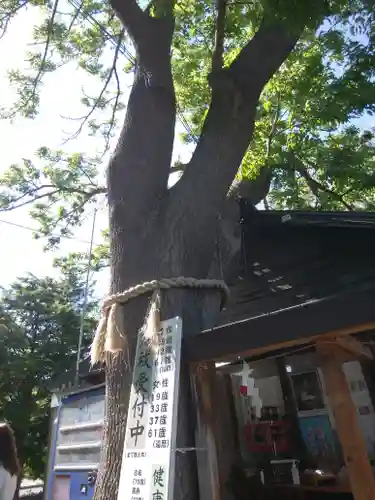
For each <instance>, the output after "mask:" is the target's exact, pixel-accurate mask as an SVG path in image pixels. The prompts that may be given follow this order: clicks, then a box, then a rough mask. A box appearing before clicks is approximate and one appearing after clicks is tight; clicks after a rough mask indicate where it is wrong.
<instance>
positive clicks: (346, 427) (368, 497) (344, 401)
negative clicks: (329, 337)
mask: <svg viewBox="0 0 375 500" xmlns="http://www.w3.org/2000/svg"><path fill="white" fill-rule="evenodd" d="M316 350H317V353H318V356H319V360H320V368H321V370H322V373H323V376H324V382H325V385H326V389H327V394H328V397H329V399H330V403H331V406H332V411H333V414H334V417H335V422H336V429H337V432H338V436H339V439H340V442H341V446H342V451H343V454H344V458H345V463H346V465H347V468H348V473H349V479H350V485H351V489H352V492H353V496H354V499H355V500H374V498H375V480H374V475H373V472H372V469H371V466H370V462H369V458H368V455H367V450H366V445H365V441H364V438H363V435H362V432H361V429H360V427H359V425H358V421H357V411H356V408H355V405H354V403H353V401H352V398H351V394H350V389H349V386H348V383H347V380H346V378H345V374H344V372H343V369H342V362H341V359H340V350H341V347H340V346H337V345H334V343H333V342H332V343H317V345H316Z"/></svg>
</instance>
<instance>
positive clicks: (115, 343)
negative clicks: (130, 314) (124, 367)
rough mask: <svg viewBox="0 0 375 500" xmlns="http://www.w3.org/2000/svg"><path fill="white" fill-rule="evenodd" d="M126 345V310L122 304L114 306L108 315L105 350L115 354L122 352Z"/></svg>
mask: <svg viewBox="0 0 375 500" xmlns="http://www.w3.org/2000/svg"><path fill="white" fill-rule="evenodd" d="M126 345H127V341H126V333H125V322H124V310H123V308H122V307H121V304H113V305H112V307H111V309H110V311H109V315H108V321H107V337H106V339H105V344H104V350H105V351H107V352H113V353H114V352H120V351H122V350H123V349H124V347H125V346H126Z"/></svg>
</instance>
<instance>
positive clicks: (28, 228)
mask: <svg viewBox="0 0 375 500" xmlns="http://www.w3.org/2000/svg"><path fill="white" fill-rule="evenodd" d="M0 224H8V225H9V226H14V227H18V228H19V229H25V230H27V231H32V232H33V233H36V234H40V235H41V236H45V237H46V235H45V234H44V233H43V231H40V230H39V229H35V228H33V227H29V226H25V225H23V224H18V223H16V222H11V221H9V220H4V219H0ZM49 236H52V237H55V238H64V239H66V240H75V241H79V242H81V243H85V244H87V245H89V244H90V241H88V240H83V239H81V238H76V237H75V236H69V235H62V234H51V235H49Z"/></svg>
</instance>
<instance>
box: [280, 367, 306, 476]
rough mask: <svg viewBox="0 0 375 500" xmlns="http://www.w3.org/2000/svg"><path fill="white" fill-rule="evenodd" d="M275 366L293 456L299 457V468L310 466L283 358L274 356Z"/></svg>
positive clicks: (295, 402)
mask: <svg viewBox="0 0 375 500" xmlns="http://www.w3.org/2000/svg"><path fill="white" fill-rule="evenodd" d="M276 366H277V371H278V375H279V379H280V385H281V391H282V393H283V399H284V407H285V414H286V415H287V417H288V421H289V424H290V436H291V441H292V443H293V453H294V454H295V455H296V457H295V458H297V456H298V458H300V461H301V469H305V468H308V467H310V461H311V460H310V457H309V453H308V450H307V446H306V443H305V441H304V439H303V437H302V433H301V428H300V425H299V417H298V406H297V401H296V398H295V395H294V391H293V388H292V384H291V380H290V377H289V375H288V373H287V371H286V366H285V359H284V358H276Z"/></svg>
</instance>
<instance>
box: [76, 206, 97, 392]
mask: <svg viewBox="0 0 375 500" xmlns="http://www.w3.org/2000/svg"><path fill="white" fill-rule="evenodd" d="M96 212H97V208H96V209H95V210H94V217H93V221H92V230H91V240H90V250H89V260H88V263H87V273H86V284H85V290H84V296H83V304H82V309H81V320H80V327H79V337H78V348H77V362H76V376H75V385H76V386H77V385H78V381H79V364H80V361H81V349H82V339H83V327H84V320H85V312H86V307H87V296H88V292H89V281H90V270H91V259H92V247H93V242H94V231H95V222H96Z"/></svg>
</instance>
